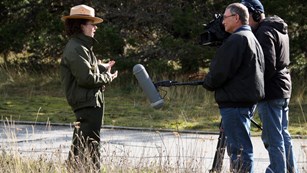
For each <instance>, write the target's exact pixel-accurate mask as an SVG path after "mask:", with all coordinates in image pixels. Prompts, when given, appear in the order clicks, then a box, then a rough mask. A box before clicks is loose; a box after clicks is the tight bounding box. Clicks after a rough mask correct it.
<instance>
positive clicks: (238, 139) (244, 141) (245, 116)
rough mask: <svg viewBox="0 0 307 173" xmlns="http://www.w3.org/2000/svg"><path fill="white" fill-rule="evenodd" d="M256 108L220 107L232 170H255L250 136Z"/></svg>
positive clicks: (243, 171)
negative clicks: (251, 119)
mask: <svg viewBox="0 0 307 173" xmlns="http://www.w3.org/2000/svg"><path fill="white" fill-rule="evenodd" d="M254 110H255V106H252V107H250V108H220V113H221V115H222V127H223V129H224V133H225V136H226V141H227V153H228V156H229V157H230V169H231V172H237V173H238V172H242V173H245V172H249V173H253V172H254V158H253V145H252V141H251V138H250V125H251V121H250V118H252V116H253V113H254Z"/></svg>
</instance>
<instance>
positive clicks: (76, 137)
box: [68, 107, 102, 171]
mask: <svg viewBox="0 0 307 173" xmlns="http://www.w3.org/2000/svg"><path fill="white" fill-rule="evenodd" d="M75 116H76V120H77V121H76V122H75V129H74V134H73V139H72V146H71V151H70V152H69V155H68V159H69V161H70V162H74V163H73V165H75V166H77V167H78V169H80V168H84V169H85V171H86V170H88V169H99V168H100V152H99V146H100V128H101V122H102V108H99V107H87V108H83V109H79V110H76V111H75Z"/></svg>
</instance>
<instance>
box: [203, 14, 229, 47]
mask: <svg viewBox="0 0 307 173" xmlns="http://www.w3.org/2000/svg"><path fill="white" fill-rule="evenodd" d="M222 22H223V15H221V14H215V15H214V18H213V20H211V21H210V22H209V24H204V26H205V32H204V33H202V34H201V35H200V43H199V44H200V45H204V46H208V45H213V46H217V45H221V44H222V42H223V41H224V40H225V39H226V38H227V37H228V36H229V35H230V33H228V32H226V31H225V28H224V25H223V24H222Z"/></svg>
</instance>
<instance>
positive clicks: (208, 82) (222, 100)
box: [203, 25, 264, 108]
mask: <svg viewBox="0 0 307 173" xmlns="http://www.w3.org/2000/svg"><path fill="white" fill-rule="evenodd" d="M263 78H264V57H263V52H262V49H261V46H260V44H259V43H258V41H257V39H256V38H255V36H254V34H253V33H252V31H251V29H250V27H249V26H246V25H245V26H243V27H241V28H239V29H238V30H237V31H236V32H235V33H233V34H231V35H230V36H229V37H228V38H227V40H226V41H225V42H224V43H223V44H222V46H221V47H220V48H219V49H218V50H217V52H216V55H215V57H214V58H213V59H212V61H211V64H210V70H209V73H208V74H207V75H206V77H205V79H204V83H203V86H204V87H205V88H206V89H208V90H211V91H215V99H216V102H217V103H218V105H219V107H220V108H223V107H249V106H252V105H253V104H256V103H257V102H258V101H259V100H261V99H262V98H264V79H263Z"/></svg>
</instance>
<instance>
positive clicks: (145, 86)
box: [133, 64, 164, 109]
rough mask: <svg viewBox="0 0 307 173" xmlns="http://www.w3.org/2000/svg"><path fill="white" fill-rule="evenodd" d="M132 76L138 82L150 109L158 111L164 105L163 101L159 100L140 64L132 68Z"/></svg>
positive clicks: (153, 86)
mask: <svg viewBox="0 0 307 173" xmlns="http://www.w3.org/2000/svg"><path fill="white" fill-rule="evenodd" d="M133 74H134V75H135V77H136V79H137V80H138V83H139V85H140V86H141V88H142V90H143V92H144V93H145V95H146V96H147V98H148V99H149V101H150V103H151V107H153V108H155V109H160V108H161V107H162V106H163V104H164V100H163V99H162V98H161V95H160V94H159V92H158V91H157V88H156V87H155V85H154V84H153V82H152V80H151V79H150V77H149V75H148V73H147V71H146V69H145V67H144V66H143V65H142V64H137V65H135V66H134V67H133Z"/></svg>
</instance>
